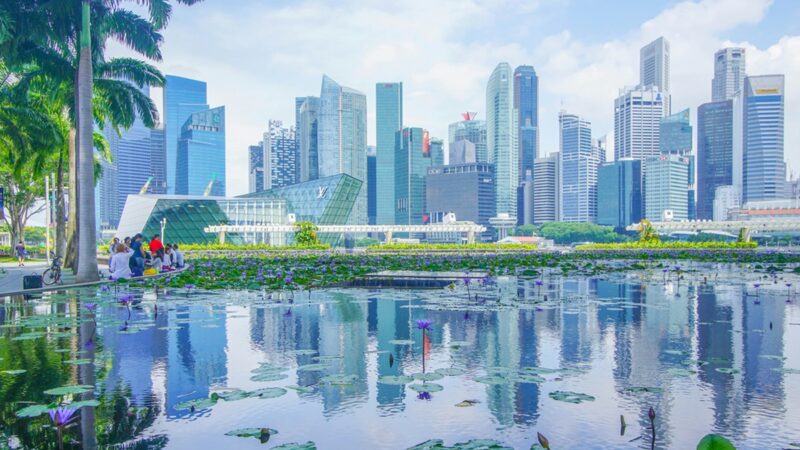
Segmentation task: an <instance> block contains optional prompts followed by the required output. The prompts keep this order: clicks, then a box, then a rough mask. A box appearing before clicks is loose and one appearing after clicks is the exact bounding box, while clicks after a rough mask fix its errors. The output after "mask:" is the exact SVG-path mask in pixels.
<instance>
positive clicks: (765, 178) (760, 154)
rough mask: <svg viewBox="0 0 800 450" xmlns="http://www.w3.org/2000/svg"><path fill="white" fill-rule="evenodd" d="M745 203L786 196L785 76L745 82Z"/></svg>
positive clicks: (764, 77)
mask: <svg viewBox="0 0 800 450" xmlns="http://www.w3.org/2000/svg"><path fill="white" fill-rule="evenodd" d="M743 108H744V124H743V125H744V126H743V137H744V162H743V183H744V190H743V192H742V198H743V201H744V202H745V203H746V202H752V201H761V200H776V199H781V198H784V197H785V193H786V185H785V181H786V165H785V163H784V159H783V134H784V130H783V127H784V77H783V75H761V76H751V77H747V78H745V82H744V105H743Z"/></svg>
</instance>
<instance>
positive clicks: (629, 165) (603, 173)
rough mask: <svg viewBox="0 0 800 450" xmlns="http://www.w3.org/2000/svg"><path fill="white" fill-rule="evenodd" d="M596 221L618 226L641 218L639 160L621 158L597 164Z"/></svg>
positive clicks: (599, 223)
mask: <svg viewBox="0 0 800 450" xmlns="http://www.w3.org/2000/svg"><path fill="white" fill-rule="evenodd" d="M597 199H598V202H601V201H602V207H598V208H597V224H598V225H606V226H610V227H614V228H615V229H622V228H625V227H627V226H628V225H631V224H634V223H638V222H640V221H641V220H642V162H641V161H639V160H636V159H631V158H627V159H622V160H619V161H614V162H612V163H606V164H603V165H602V166H600V169H599V171H598V174H597Z"/></svg>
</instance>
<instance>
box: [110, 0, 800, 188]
mask: <svg viewBox="0 0 800 450" xmlns="http://www.w3.org/2000/svg"><path fill="white" fill-rule="evenodd" d="M573 3H576V4H577V3H581V5H568V6H563V5H562V6H554V5H540V6H538V7H535V8H532V10H524V11H521V13H520V16H521V17H527V18H530V19H531V20H534V21H535V22H540V21H541V22H545V21H547V22H552V21H553V20H554V19H555V20H556V22H559V20H560V21H561V26H566V28H565V29H553V26H549V27H543V28H544V29H543V30H542V31H540V32H537V33H539V34H543V35H542V36H538V37H537V38H536V39H534V40H526V41H525V43H524V45H523V43H522V42H521V41H520V37H519V36H516V35H514V31H515V30H516V31H520V30H521V29H522V28H525V29H526V30H527V29H528V28H530V27H523V26H522V25H523V24H521V23H517V20H518V19H519V18H514V19H513V20H512V19H508V18H507V19H508V20H511V21H512V22H513V23H511V24H509V27H508V30H507V31H502V30H496V31H497V32H493V33H492V34H491V35H492V36H493V37H494V40H491V41H486V42H483V41H481V40H480V38H479V37H480V36H482V33H478V35H479V36H477V37H475V38H474V39H467V41H468V42H463V41H464V39H463V38H456V37H455V30H454V29H453V27H455V26H456V25H465V24H466V25H469V24H471V23H475V24H476V26H477V23H476V22H475V17H476V16H477V15H479V13H485V12H486V8H488V6H487V5H483V4H476V5H472V6H473V8H471V9H470V8H466V9H467V10H463V9H464V8H460V9H459V8H456V9H459V10H458V11H456V13H455V14H454V15H453V17H448V18H447V21H446V23H443V24H442V28H441V29H440V30H438V31H437V32H436V33H428V34H427V35H425V36H420V37H414V36H412V34H413V30H404V31H402V32H400V31H394V32H392V33H388V36H386V37H381V38H377V37H375V36H374V35H373V36H372V37H373V38H374V40H373V41H369V40H363V39H362V40H359V41H358V42H357V43H356V42H351V41H352V39H353V36H349V35H348V36H342V37H341V42H338V43H339V44H340V45H344V44H348V43H349V44H352V46H351V47H348V50H349V51H345V52H340V53H342V57H341V58H335V59H332V58H325V57H322V55H321V54H320V50H322V49H324V48H329V47H330V46H331V45H333V44H336V43H337V42H336V41H337V39H338V38H337V39H331V38H330V35H328V34H327V28H326V26H324V25H320V27H319V29H317V30H316V31H315V32H314V33H312V35H310V36H307V37H304V38H303V39H302V40H303V43H302V44H303V45H302V48H298V47H296V46H292V45H288V44H287V43H286V41H285V39H283V40H282V39H273V41H274V42H272V43H270V44H269V45H270V46H280V48H278V49H273V50H275V52H276V54H277V56H274V57H273V56H271V57H270V58H267V59H263V60H261V61H260V62H259V64H262V65H263V64H269V67H270V71H269V72H270V73H269V74H265V72H264V71H262V72H256V71H254V70H253V67H252V64H253V63H251V62H250V61H246V60H244V59H242V58H243V57H244V55H243V53H242V52H247V51H250V50H252V48H251V47H250V46H248V45H244V46H242V47H241V48H237V49H236V50H235V51H232V52H230V54H226V55H222V54H221V53H220V52H221V50H220V51H217V50H216V49H218V44H216V43H211V42H209V45H208V46H207V47H203V46H200V48H204V50H203V52H198V51H197V50H196V49H197V48H198V46H196V45H195V44H194V43H192V42H188V41H186V40H184V39H179V38H178V37H177V36H176V35H177V34H179V33H181V31H182V30H183V31H185V30H186V27H187V26H188V24H192V25H194V26H202V24H204V23H209V25H212V24H213V25H214V26H215V27H218V29H217V30H216V31H215V33H222V32H224V30H226V29H227V28H228V27H229V26H232V24H230V23H229V20H230V19H231V17H233V16H232V15H236V14H237V11H239V10H240V8H241V7H244V6H253V5H252V4H250V3H249V2H244V1H242V2H233V4H232V5H230V8H228V9H230V10H229V11H228V10H226V11H222V10H220V9H219V8H216V7H214V6H212V5H211V4H210V5H208V6H209V7H210V8H209V9H204V13H205V14H204V15H200V13H198V12H197V11H192V9H191V8H187V9H186V10H185V11H181V12H182V13H184V12H186V14H176V18H175V20H174V22H173V23H172V24H171V26H170V28H169V30H168V31H167V32H166V34H165V38H166V43H165V47H164V63H161V64H158V66H159V67H160V68H161V69H162V70H164V71H165V73H169V74H177V75H181V76H186V77H189V78H197V79H202V80H204V81H206V82H207V83H208V84H209V85H213V86H214V89H212V90H211V92H210V95H209V104H212V105H218V104H224V105H226V107H227V113H228V123H229V130H228V136H227V138H228V142H227V145H226V147H227V148H228V161H227V163H228V164H227V166H228V171H229V175H230V174H231V173H234V172H236V171H241V170H246V168H247V158H248V155H247V153H248V152H247V148H248V146H249V145H251V144H252V142H253V140H254V139H255V138H256V137H257V136H259V135H260V134H261V133H263V129H264V128H265V126H266V124H267V121H268V120H269V119H283V120H284V121H285V122H287V123H288V122H290V120H288V119H290V118H291V115H292V113H293V112H294V99H293V97H295V96H296V95H302V94H303V93H306V92H314V91H315V90H316V87H317V86H318V83H319V81H318V80H319V77H320V75H321V74H322V73H327V74H329V75H330V76H331V77H332V78H334V79H337V80H341V81H342V82H343V83H345V84H347V85H349V86H353V87H354V88H355V89H358V90H360V91H362V92H365V93H366V95H367V110H368V112H369V114H368V124H367V142H368V144H371V145H372V144H375V140H376V136H375V132H374V130H375V114H374V113H375V98H374V95H373V92H374V90H373V89H374V88H373V86H374V85H375V83H376V82H379V81H382V80H386V79H389V80H396V81H402V82H403V83H404V91H405V97H406V98H405V103H406V105H405V107H404V113H405V116H406V118H405V120H404V121H406V122H408V123H415V124H419V125H421V126H424V127H426V128H427V129H429V130H430V132H431V136H436V137H442V138H444V137H446V135H447V126H448V125H449V124H450V123H452V122H455V121H457V120H458V118H459V113H460V112H463V111H469V110H471V111H477V112H478V119H485V118H486V111H485V105H484V101H482V100H481V99H482V97H483V96H484V89H485V84H486V82H487V80H488V77H489V75H490V73H491V70H492V68H493V67H494V66H495V65H496V64H497V63H499V62H504V61H505V62H508V63H509V64H511V65H512V66H517V65H531V66H533V67H534V69H535V70H536V72H537V75H538V76H539V80H540V81H539V89H540V91H541V95H540V97H541V100H540V128H541V130H542V131H541V152H540V156H546V155H548V154H550V153H552V152H554V151H555V150H557V142H558V133H557V130H558V116H557V111H558V110H559V109H561V107H562V106H563V107H565V108H567V109H569V110H571V111H574V112H576V113H578V114H581V115H582V116H584V117H586V118H587V120H590V121H592V123H593V128H594V129H595V134H596V136H598V137H599V136H602V135H603V134H605V133H607V132H610V131H611V129H612V128H613V110H612V106H609V105H613V98H614V97H615V96H616V95H617V94H618V89H619V88H620V87H622V86H624V85H626V84H632V83H633V82H635V80H638V79H639V73H638V72H639V64H638V59H639V56H640V55H639V50H640V48H641V47H642V46H644V45H645V44H647V43H649V42H651V41H653V40H654V39H656V38H657V37H659V36H661V35H663V36H664V37H665V38H666V39H667V40H668V41H669V42H670V45H671V49H670V50H671V71H672V76H671V80H670V83H671V90H670V94H671V96H672V103H673V109H674V110H678V109H683V108H686V107H688V108H690V109H695V108H696V107H697V106H698V105H700V104H702V103H706V102H708V101H710V100H711V96H710V92H709V86H710V84H711V79H712V78H713V76H714V66H713V55H714V53H715V52H716V51H718V50H719V49H720V48H723V47H727V46H738V47H743V48H745V49H746V51H747V58H748V67H749V69H748V71H749V74H750V75H759V74H769V73H783V74H785V75H786V79H787V86H791V81H792V79H793V78H794V77H793V74H794V73H798V72H800V61H798V59H799V58H798V56H797V55H798V53H799V52H794V53H793V52H792V51H791V49H793V48H798V47H800V32H798V30H797V27H796V25H793V24H792V23H791V21H787V20H786V19H785V16H789V17H792V15H793V14H794V17H796V16H797V15H798V14H800V12H798V11H795V9H797V8H792V7H791V5H788V4H787V2H780V1H778V2H769V1H763V2H741V1H733V0H729V1H723V2H680V3H675V2H668V3H669V4H668V5H667V2H660V3H659V2H653V4H648V5H638V4H637V5H634V4H631V5H629V7H628V8H620V9H625V14H623V15H622V16H624V17H623V18H625V19H626V20H625V21H624V22H622V23H621V24H619V25H620V28H619V29H615V30H613V32H611V33H609V34H603V33H600V34H599V36H596V35H593V33H592V32H591V30H584V29H582V28H581V27H580V26H579V25H580V24H581V23H584V22H587V21H588V20H589V19H588V18H587V14H591V11H592V9H593V7H592V6H591V5H585V4H583V3H586V2H573ZM411 6H413V2H412V4H405V3H403V4H400V5H397V6H396V8H395V11H393V12H392V13H393V14H391V15H390V16H391V17H384V16H385V15H386V14H388V13H387V12H386V11H383V12H382V11H381V9H380V6H372V7H370V8H367V9H364V10H363V14H364V15H369V14H373V13H374V14H378V15H379V18H378V19H377V20H376V21H370V20H368V19H367V18H365V17H362V18H361V20H362V21H365V23H360V22H359V24H358V26H355V27H354V30H353V31H352V33H362V32H366V31H364V30H365V28H366V29H372V27H376V26H384V25H385V21H386V20H389V19H390V18H394V19H397V18H399V17H401V16H402V15H403V14H410V12H409V11H407V9H410V8H411ZM452 6H453V5H450V6H447V5H441V7H448V8H451V7H452ZM579 6H580V8H579ZM438 7H440V6H439V5H437V8H438ZM354 8H356V5H352V4H348V3H345V4H342V5H340V7H339V8H338V9H336V11H334V12H333V13H334V14H344V13H345V12H347V11H349V10H351V9H354ZM576 8H577V9H582V10H581V11H576ZM295 9H299V10H300V11H301V12H303V14H299V15H298V16H297V17H289V16H290V15H291V13H292V12H294V10H295ZM362 9H363V8H362ZM451 9H452V8H451ZM567 13H576V15H575V17H574V18H573V17H571V18H570V20H568V21H565V20H561V19H563V18H564V17H565V15H566V14H567ZM264 14H271V15H272V16H273V17H275V18H276V19H277V18H286V19H287V23H286V24H284V25H281V26H280V27H277V28H275V29H273V30H271V31H264V33H288V31H286V28H285V27H289V26H292V24H294V23H297V22H298V21H301V20H302V21H305V22H307V23H308V24H316V23H317V21H320V20H322V19H321V18H320V17H318V13H317V12H315V11H313V10H311V9H309V8H308V7H307V5H306V6H304V4H303V3H300V4H298V5H293V6H291V7H289V6H285V7H281V8H276V9H270V7H268V6H265V5H259V6H257V7H254V8H253V12H252V14H250V15H248V16H247V18H246V19H244V20H251V19H252V18H256V17H261V16H262V15H264ZM492 14H494V15H495V16H497V15H499V14H500V13H499V12H497V11H495V12H493V13H492ZM431 15H434V14H431ZM327 18H328V17H327V16H326V19H327ZM623 18H609V20H610V21H611V22H616V21H620V20H622V19H623ZM239 20H240V21H241V18H240V19H239ZM349 20H352V19H349ZM426 20H427V19H425V20H423V22H424V23H427V22H425V21H426ZM458 20H462V21H465V22H462V23H457V21H458ZM209 21H210V22H209ZM451 21H452V22H451ZM305 22H304V23H305ZM366 22H369V23H366ZM198 24H200V25H198ZM421 25H422V24H415V27H418V26H421ZM237 26H240V25H237ZM478 28H480V27H478ZM556 28H558V27H556ZM609 31H611V30H610V28H609ZM690 31H691V33H689V32H690ZM596 33H597V32H596V31H595V34H596ZM213 35H215V34H214V33H212V36H211V38H213ZM287 35H288V34H287ZM689 35H691V36H689ZM201 39H207V37H206V36H202V37H201ZM393 39H394V41H393ZM326 40H327V41H333V42H323V41H326ZM420 40H421V41H422V42H419V41H420ZM362 41H363V42H362ZM530 42H533V44H530ZM311 43H316V44H319V46H320V48H319V49H316V50H315V49H311V50H309V51H307V52H306V51H305V47H307V46H308V45H309V44H311ZM404 43H405V44H404ZM212 44H213V45H212ZM422 44H426V45H428V44H429V45H428V46H429V47H430V48H429V49H427V50H429V51H430V54H429V56H428V58H427V60H429V61H430V63H429V64H428V65H427V66H424V67H423V68H422V69H421V70H418V69H419V67H412V66H414V65H408V64H405V63H404V62H403V61H404V60H405V58H404V57H403V55H405V54H406V53H407V52H409V51H411V49H413V48H420V45H422ZM188 45H191V46H192V47H191V50H189V47H188ZM404 45H405V46H404ZM451 46H452V47H453V48H451ZM184 49H186V50H185V51H184ZM281 49H282V50H281ZM290 49H291V51H290ZM278 50H280V51H278ZM451 50H452V51H451ZM112 51H113V52H118V49H116V48H115V49H112ZM118 53H124V52H118ZM279 56H280V57H282V59H283V62H282V63H281V64H280V65H276V64H277V62H276V61H275V58H276V57H279ZM236 58H239V59H238V60H237V61H238V62H239V63H241V64H240V65H241V67H240V68H237V70H235V71H234V70H232V68H233V66H232V65H231V64H232V63H233V61H234V60H235V59H236ZM376 58H377V59H376ZM245 59H247V58H245ZM252 59H260V58H252ZM309 60H312V61H309ZM301 66H302V67H301ZM412 68H413V69H414V70H410V69H412ZM242 86H245V87H246V89H241V87H242ZM155 97H156V102H157V103H160V102H159V101H158V93H156V95H155ZM797 98H798V93H796V92H792V90H791V89H788V90H787V98H786V106H787V110H786V121H787V123H789V124H790V123H792V122H793V118H794V117H795V104H797V103H798V102H797V101H796V100H797ZM562 102H563V105H562ZM693 123H695V118H694V117H693ZM786 130H787V133H786V149H787V151H786V156H787V162H788V163H789V170H790V171H795V172H796V168H797V167H799V166H800V164H798V163H799V162H800V155H798V154H796V153H797V152H793V151H792V149H793V148H795V147H796V143H797V142H798V138H800V136H799V135H800V131H798V130H795V129H793V127H790V126H787V127H786ZM608 150H609V151H610V150H611V146H610V145H609V149H608ZM228 178H229V179H230V184H229V186H228V190H229V191H230V192H231V193H232V194H238V193H244V192H246V191H247V187H248V186H247V180H246V179H241V178H237V177H231V176H229V177H228Z"/></svg>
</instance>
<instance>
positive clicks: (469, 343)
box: [450, 341, 472, 348]
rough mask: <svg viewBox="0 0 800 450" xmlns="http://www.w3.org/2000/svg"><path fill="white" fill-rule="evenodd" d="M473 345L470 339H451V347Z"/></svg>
mask: <svg viewBox="0 0 800 450" xmlns="http://www.w3.org/2000/svg"><path fill="white" fill-rule="evenodd" d="M470 345H472V343H471V342H469V341H450V348H461V347H469V346H470Z"/></svg>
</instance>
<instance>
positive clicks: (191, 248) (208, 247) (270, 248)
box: [100, 244, 330, 252]
mask: <svg viewBox="0 0 800 450" xmlns="http://www.w3.org/2000/svg"><path fill="white" fill-rule="evenodd" d="M179 247H180V249H181V251H184V252H203V251H223V250H224V251H235V252H244V251H259V252H283V251H287V250H328V249H330V245H328V244H316V245H306V246H300V245H281V246H279V245H269V244H181V245H180V246H179ZM100 249H101V250H103V251H104V250H107V247H100Z"/></svg>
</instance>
